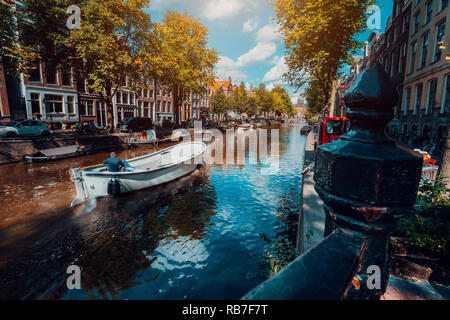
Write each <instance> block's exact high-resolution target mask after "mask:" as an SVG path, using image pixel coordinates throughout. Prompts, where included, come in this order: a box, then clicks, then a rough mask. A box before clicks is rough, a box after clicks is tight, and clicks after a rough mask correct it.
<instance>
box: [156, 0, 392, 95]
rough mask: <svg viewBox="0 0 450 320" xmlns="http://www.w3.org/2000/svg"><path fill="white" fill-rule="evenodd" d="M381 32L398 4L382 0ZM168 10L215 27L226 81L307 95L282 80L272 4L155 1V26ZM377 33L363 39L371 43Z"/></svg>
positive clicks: (258, 0) (212, 32) (212, 35)
mask: <svg viewBox="0 0 450 320" xmlns="http://www.w3.org/2000/svg"><path fill="white" fill-rule="evenodd" d="M377 5H378V6H380V7H381V31H384V28H385V26H386V21H387V19H388V17H389V15H390V14H391V12H392V0H379V1H378V3H377ZM167 9H173V10H177V11H179V12H184V11H188V12H189V13H191V14H192V15H194V16H195V17H197V18H199V19H200V21H201V22H202V23H203V24H204V25H206V26H207V27H208V29H209V43H210V45H211V47H212V48H214V49H216V50H217V51H218V52H219V57H220V60H219V62H218V64H217V65H216V68H215V71H216V74H217V77H218V78H219V79H220V80H226V79H228V77H229V76H231V79H232V81H233V83H237V84H239V83H240V82H241V81H243V82H244V83H245V84H246V86H247V87H250V85H253V87H257V86H258V85H259V83H260V82H264V84H265V85H266V87H267V88H269V89H270V88H272V87H273V86H276V85H282V86H284V87H285V88H286V90H287V91H288V93H289V94H290V95H291V98H292V100H293V101H296V99H297V97H298V96H299V95H301V93H299V92H295V88H293V87H289V86H287V85H286V84H285V83H284V82H283V79H282V77H281V75H282V74H283V73H284V71H285V66H284V63H283V55H284V45H283V39H282V37H281V35H279V34H278V33H277V32H276V30H277V25H276V24H275V22H273V18H275V13H274V12H273V7H272V5H271V4H269V3H268V1H267V0H189V1H186V0H152V1H151V2H150V14H151V16H152V20H153V21H155V22H159V21H161V18H162V15H163V13H164V12H165V11H166V10H167ZM370 31H371V30H368V31H366V32H365V33H364V34H361V35H360V36H358V39H360V40H363V41H365V40H366V39H367V38H368V35H369V34H370Z"/></svg>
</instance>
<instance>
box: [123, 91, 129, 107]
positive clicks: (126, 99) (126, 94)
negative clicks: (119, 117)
mask: <svg viewBox="0 0 450 320" xmlns="http://www.w3.org/2000/svg"><path fill="white" fill-rule="evenodd" d="M122 104H128V92H123V93H122Z"/></svg>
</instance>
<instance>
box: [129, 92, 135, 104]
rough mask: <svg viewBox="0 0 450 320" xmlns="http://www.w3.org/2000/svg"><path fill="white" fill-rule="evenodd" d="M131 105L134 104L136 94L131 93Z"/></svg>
mask: <svg viewBox="0 0 450 320" xmlns="http://www.w3.org/2000/svg"><path fill="white" fill-rule="evenodd" d="M130 104H134V93H130Z"/></svg>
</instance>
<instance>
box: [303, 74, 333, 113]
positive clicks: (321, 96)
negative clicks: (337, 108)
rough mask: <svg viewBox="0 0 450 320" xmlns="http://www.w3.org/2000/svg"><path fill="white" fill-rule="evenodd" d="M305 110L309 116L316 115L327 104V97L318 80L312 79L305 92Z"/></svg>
mask: <svg viewBox="0 0 450 320" xmlns="http://www.w3.org/2000/svg"><path fill="white" fill-rule="evenodd" d="M305 95H306V103H307V109H308V111H309V113H310V114H311V115H314V114H318V113H320V111H321V110H322V109H323V108H324V107H325V106H326V104H327V103H328V97H327V94H326V92H324V89H323V87H322V86H321V85H320V83H319V80H317V79H315V78H313V79H312V80H311V81H310V84H309V87H308V88H307V89H306V90H305Z"/></svg>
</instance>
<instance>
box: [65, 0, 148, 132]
mask: <svg viewBox="0 0 450 320" xmlns="http://www.w3.org/2000/svg"><path fill="white" fill-rule="evenodd" d="M147 6H148V1H147V0H96V1H87V2H85V3H84V4H83V7H82V9H81V12H82V17H81V26H80V28H79V29H73V30H71V32H70V36H69V37H68V38H67V40H66V41H65V43H66V44H67V46H68V47H70V48H73V49H74V51H75V52H76V55H77V57H78V58H79V61H80V62H81V63H80V64H78V67H79V68H80V69H81V72H82V75H83V76H86V77H87V78H88V80H89V83H90V87H91V88H92V89H93V90H94V91H95V92H96V93H97V94H98V95H99V96H100V97H101V99H102V100H103V101H105V102H106V107H107V114H108V125H109V126H110V127H113V126H114V113H113V97H114V95H115V94H116V91H117V89H118V88H119V86H121V84H122V82H123V79H125V77H126V76H130V77H131V78H132V79H138V78H139V76H140V75H141V74H143V73H144V64H143V63H141V61H142V59H143V56H144V50H146V49H148V48H150V47H151V44H152V43H154V40H153V35H152V33H151V30H152V24H151V20H150V16H149V15H148V14H147V13H146V12H145V11H144V9H146V8H147ZM134 83H136V81H135V82H134Z"/></svg>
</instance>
